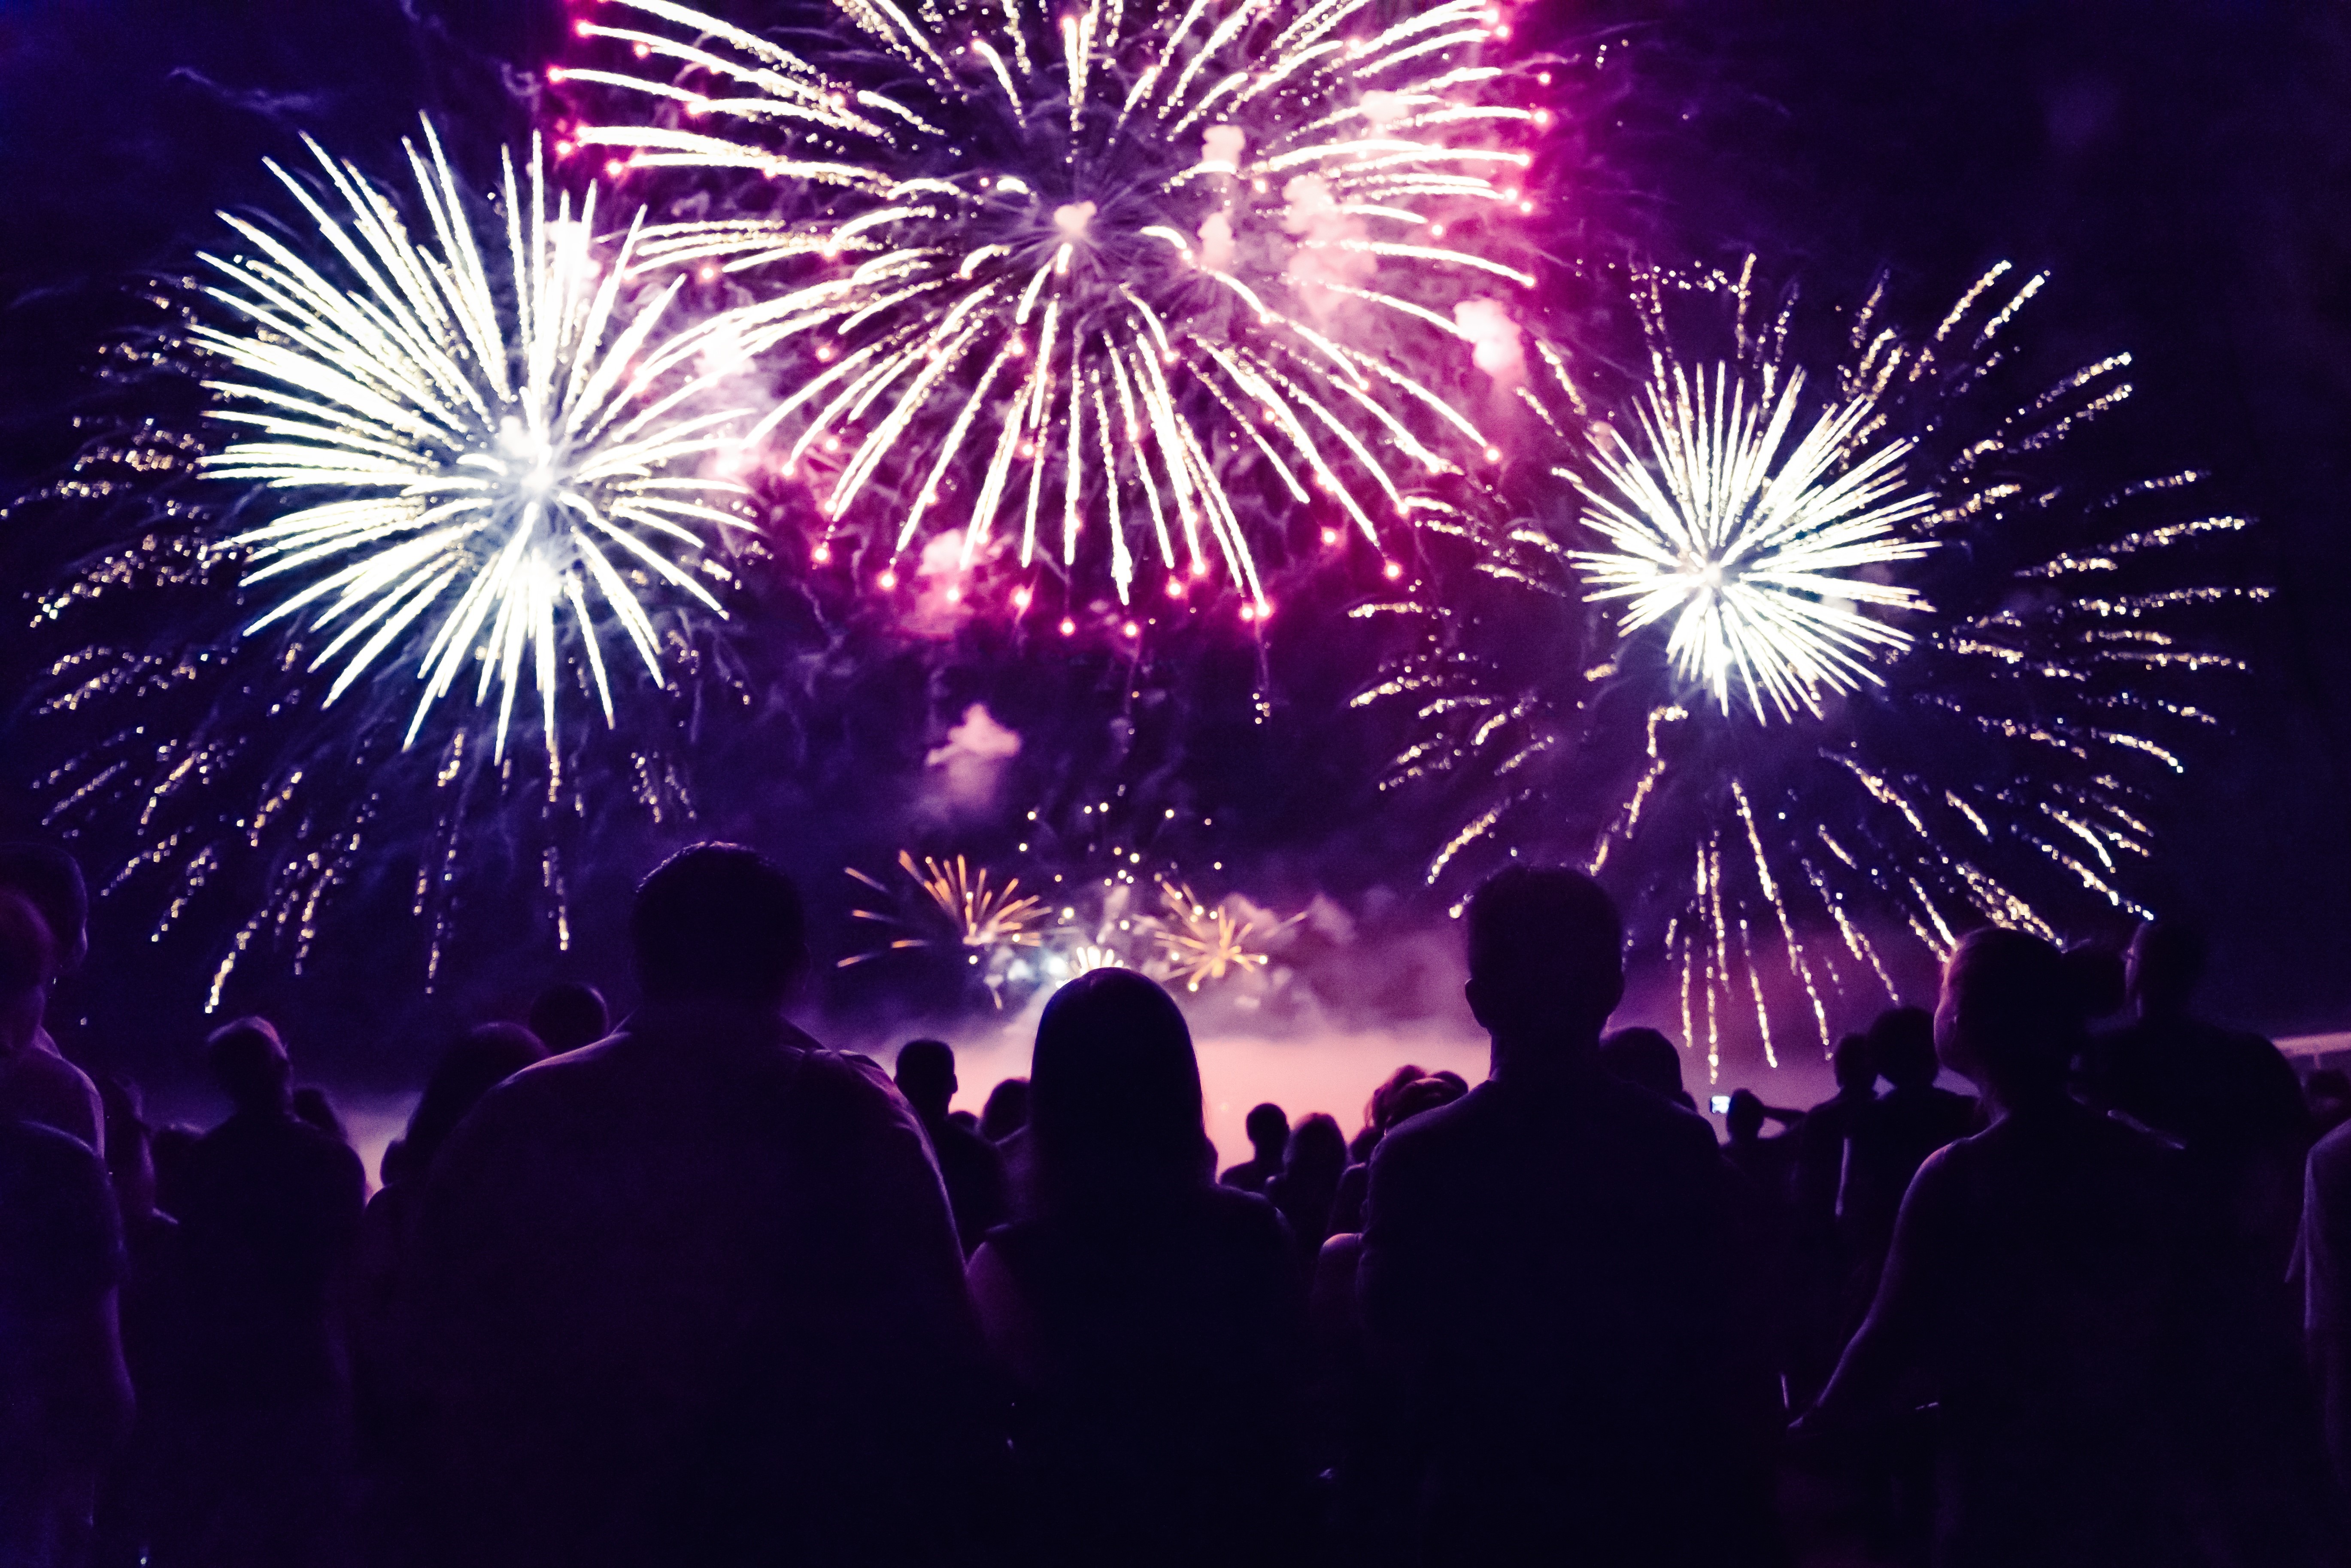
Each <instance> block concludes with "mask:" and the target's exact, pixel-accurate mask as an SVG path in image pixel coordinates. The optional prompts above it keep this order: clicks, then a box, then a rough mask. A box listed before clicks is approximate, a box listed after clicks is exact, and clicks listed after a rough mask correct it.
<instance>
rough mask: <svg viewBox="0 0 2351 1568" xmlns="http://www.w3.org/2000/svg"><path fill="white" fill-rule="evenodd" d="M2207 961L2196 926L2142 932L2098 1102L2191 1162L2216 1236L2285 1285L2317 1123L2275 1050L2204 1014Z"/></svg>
mask: <svg viewBox="0 0 2351 1568" xmlns="http://www.w3.org/2000/svg"><path fill="white" fill-rule="evenodd" d="M2208 957H2209V954H2208V949H2207V946H2206V943H2205V938H2204V934H2203V933H2202V932H2201V931H2200V930H2199V929H2198V928H2197V927H2196V926H2194V925H2190V924H2189V923H2187V922H2183V921H2177V920H2159V921H2148V922H2147V923H2146V924H2144V925H2141V926H2140V927H2139V928H2138V931H2137V934H2136V935H2135V936H2133V937H2132V938H2131V945H2130V949H2129V951H2128V952H2127V953H2126V955H2125V959H2126V988H2127V990H2128V993H2129V997H2130V1005H2131V1009H2132V1012H2133V1015H2134V1016H2133V1018H2132V1020H2131V1021H2130V1022H2129V1023H2127V1024H2125V1025H2124V1026H2123V1027H2122V1028H2120V1029H2117V1030H2112V1031H2110V1032H2108V1033H2106V1034H2104V1035H2101V1036H2099V1037H2098V1038H2097V1039H2096V1040H2094V1041H2093V1042H2092V1043H2091V1045H2090V1047H2089V1048H2088V1049H2087V1050H2086V1051H2085V1057H2086V1058H2087V1060H2088V1061H2089V1062H2090V1063H2091V1071H2090V1074H2089V1082H2090V1089H2091V1093H2092V1098H2093V1102H2094V1103H2097V1104H2099V1105H2101V1106H2103V1107H2104V1108H2105V1109H2108V1110H2113V1111H2118V1112H2120V1113H2123V1114H2124V1115H2126V1116H2128V1117H2130V1118H2131V1120H2133V1121H2135V1122H2137V1123H2138V1124H2140V1125H2141V1126H2144V1127H2147V1128H2151V1129H2152V1130H2154V1131H2155V1132H2157V1133H2159V1134H2163V1135H2164V1136H2165V1137H2167V1138H2169V1139H2171V1140H2172V1141H2173V1142H2175V1143H2177V1144H2179V1145H2180V1146H2181V1147H2182V1148H2183V1149H2185V1150H2186V1151H2187V1155H2188V1169H2189V1180H2190V1182H2191V1185H2192V1190H2193V1191H2194V1192H2195V1193H2196V1194H2197V1196H2198V1197H2199V1199H2200V1201H2202V1202H2203V1203H2204V1204H2205V1205H2206V1207H2207V1208H2208V1210H2209V1212H2210V1217H2211V1223H2212V1224H2213V1226H2214V1227H2215V1228H2216V1235H2217V1236H2218V1237H2219V1238H2220V1239H2221V1241H2222V1244H2223V1245H2225V1246H2226V1247H2227V1248H2228V1249H2230V1251H2231V1252H2232V1253H2234V1254H2236V1255H2238V1257H2239V1258H2240V1259H2241V1263H2242V1267H2243V1268H2244V1269H2245V1270H2246V1271H2247V1272H2249V1273H2256V1274H2259V1275H2260V1276H2262V1278H2263V1279H2265V1280H2267V1281H2271V1282H2272V1283H2273V1284H2274V1283H2275V1282H2277V1281H2283V1279H2284V1278H2285V1273H2286V1269H2287V1266H2288V1264H2289V1263H2290V1262H2291V1261H2292V1260H2293V1257H2294V1240H2295V1237H2296V1235H2297V1233H2298V1230H2299V1226H2300V1219H2301V1211H2302V1182H2303V1161H2304V1157H2305V1156H2306V1155H2308V1153H2309V1150H2310V1145H2311V1143H2312V1128H2311V1123H2310V1112H2309V1108H2308V1107H2307V1106H2306V1105H2305V1104H2304V1102H2303V1096H2302V1084H2301V1082H2300V1081H2299V1080H2298V1079H2296V1078H2295V1077H2294V1069H2293V1067H2292V1066H2291V1065H2289V1064H2288V1063H2287V1061H2286V1060H2285V1057H2284V1055H2283V1053H2282V1052H2280V1051H2279V1050H2278V1048H2277V1047H2276V1046H2275V1045H2273V1044H2272V1043H2271V1042H2270V1041H2269V1040H2267V1039H2265V1038H2264V1037H2262V1036H2261V1035H2259V1034H2255V1033H2253V1032H2252V1031H2251V1030H2234V1029H2226V1028H2223V1027H2221V1026H2220V1025H2219V1024H2215V1023H2211V1022H2210V1021H2208V1020H2206V1019H2201V1018H2199V1017H2198V1016H2197V1015H2196V993H2197V990H2198V988H2199V986H2200V985H2201V984H2202V982H2203V978H2204V970H2205V967H2206V964H2207V961H2208ZM2264 1310H2265V1311H2269V1310H2270V1309H2268V1308H2267V1306H2266V1304H2265V1308H2264ZM2271 1315H2273V1316H2276V1317H2278V1318H2279V1319H2281V1320H2282V1321H2287V1320H2290V1318H2291V1315H2292V1314H2291V1303H2290V1302H2289V1301H2286V1300H2285V1299H2284V1298H2283V1296H2280V1298H2279V1300H2278V1301H2276V1303H2275V1309H2274V1311H2273V1312H2272V1314H2271Z"/></svg>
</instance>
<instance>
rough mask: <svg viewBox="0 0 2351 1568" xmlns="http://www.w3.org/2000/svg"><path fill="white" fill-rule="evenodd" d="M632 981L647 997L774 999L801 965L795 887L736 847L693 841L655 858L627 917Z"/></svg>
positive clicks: (804, 960) (754, 1003)
mask: <svg viewBox="0 0 2351 1568" xmlns="http://www.w3.org/2000/svg"><path fill="white" fill-rule="evenodd" d="M629 938H630V941H631V943H632V946H634V947H635V949H636V967H637V983H638V984H639V985H640V986H642V987H643V988H644V993H645V996H646V998H648V999H650V1000H653V1001H656V1002H689V1001H714V1002H733V1003H737V1004H740V1005H742V1006H747V1007H753V1008H759V1009H772V1008H779V1007H781V1006H782V1005H783V1002H784V999H785V998H787V997H789V995H790V994H791V990H792V987H793V986H794V985H795V984H797V983H798V981H799V977H800V976H801V974H802V973H803V972H804V971H805V970H806V969H807V967H808V929H807V925H806V922H805V921H804V919H803V918H802V915H801V913H800V895H799V890H798V889H797V888H795V887H793V886H792V881H791V878H789V877H788V876H786V875H785V874H784V873H782V872H780V871H778V870H777V869H776V868H775V866H774V865H772V864H770V863H769V862H768V860H767V858H766V857H765V856H763V855H761V854H758V852H754V851H751V850H747V849H745V848H744V847H743V846H742V845H740V844H696V845H695V846H694V847H693V848H692V849H689V850H681V851H679V852H677V853H676V854H674V855H672V856H670V858H669V859H667V860H665V861H664V862H662V863H661V865H660V867H659V868H658V869H656V870H655V871H654V872H653V874H652V875H651V876H649V877H647V878H645V880H644V882H643V884H642V885H640V886H639V887H638V889H637V903H636V907H635V908H634V909H632V911H630V914H629Z"/></svg>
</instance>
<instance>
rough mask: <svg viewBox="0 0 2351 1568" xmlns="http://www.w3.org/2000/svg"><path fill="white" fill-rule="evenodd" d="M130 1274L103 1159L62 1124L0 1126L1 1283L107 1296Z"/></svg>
mask: <svg viewBox="0 0 2351 1568" xmlns="http://www.w3.org/2000/svg"><path fill="white" fill-rule="evenodd" d="M122 1270H123V1256H122V1233H121V1224H120V1220H119V1219H118V1218H117V1217H116V1212H115V1205H114V1192H113V1189H112V1188H111V1187H110V1186H109V1185H108V1182H107V1176H106V1167H105V1166H103V1165H101V1164H99V1158H98V1156H97V1155H94V1154H92V1153H91V1152H90V1150H89V1145H86V1144H84V1143H82V1142H81V1141H80V1140H79V1139H78V1138H75V1137H72V1136H71V1135H69V1134H65V1133H61V1132H59V1131H58V1130H57V1129H56V1128H55V1127H49V1126H44V1125H42V1124H39V1123H37V1122H5V1123H0V1281H5V1283H7V1284H8V1285H9V1286H11V1287H12V1288H13V1287H16V1286H20V1285H32V1286H35V1287H37V1288H38V1289H40V1290H43V1291H55V1292H60V1293H63V1292H68V1291H99V1290H104V1289H106V1288H108V1287H109V1286H111V1285H113V1284H115V1283H116V1282H117V1281H119V1280H120V1278H121V1274H122Z"/></svg>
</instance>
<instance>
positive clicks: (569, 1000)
mask: <svg viewBox="0 0 2351 1568" xmlns="http://www.w3.org/2000/svg"><path fill="white" fill-rule="evenodd" d="M528 1021H529V1024H530V1032H531V1035H532V1038H534V1039H535V1040H538V1043H539V1044H540V1045H541V1046H543V1047H545V1048H546V1051H547V1054H548V1055H549V1056H560V1055H562V1054H563V1053H564V1052H565V1051H577V1050H579V1049H580V1047H581V1046H583V1045H593V1044H595V1043H596V1042H597V1041H598V1040H601V1039H603V1038H604V1037H605V1036H606V1035H608V1034H610V1033H611V1032H612V1015H611V1011H610V1010H608V1009H606V1008H605V1006H604V993H603V992H601V991H600V990H598V989H597V988H595V987H593V986H590V985H588V984H585V983H584V982H582V981H579V980H558V981H557V982H556V983H555V984H553V985H551V986H549V987H548V988H547V989H545V990H543V991H541V992H539V993H538V1000H536V1001H534V1002H532V1003H531V1004H530V1018H529V1020H528Z"/></svg>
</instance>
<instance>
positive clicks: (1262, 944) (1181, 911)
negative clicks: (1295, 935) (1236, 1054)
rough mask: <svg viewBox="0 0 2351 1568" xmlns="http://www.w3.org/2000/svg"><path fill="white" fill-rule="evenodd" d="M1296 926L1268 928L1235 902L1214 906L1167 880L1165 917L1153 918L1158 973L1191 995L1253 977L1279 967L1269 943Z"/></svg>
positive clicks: (1162, 897) (1162, 887)
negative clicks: (1213, 985) (1228, 981)
mask: <svg viewBox="0 0 2351 1568" xmlns="http://www.w3.org/2000/svg"><path fill="white" fill-rule="evenodd" d="M1294 918H1295V917H1293V919H1294ZM1290 924H1291V922H1290V921H1282V922H1280V923H1279V924H1277V925H1273V926H1272V927H1270V929H1269V928H1264V927H1262V926H1261V925H1260V923H1259V920H1258V918H1257V916H1256V915H1251V914H1249V913H1247V912H1246V911H1237V910H1235V909H1234V908H1233V907H1232V902H1231V901H1230V900H1228V901H1227V902H1226V903H1224V904H1216V905H1214V906H1211V905H1209V904H1204V903H1202V902H1201V900H1200V896H1199V895H1198V894H1196V893H1194V892H1193V891H1192V890H1191V888H1190V887H1188V886H1186V885H1185V884H1184V883H1178V882H1169V881H1167V880H1165V878H1163V879H1161V881H1160V883H1159V913H1158V914H1156V915H1153V916H1151V917H1150V936H1151V945H1152V946H1153V947H1154V948H1155V949H1156V960H1157V961H1156V964H1155V967H1156V968H1157V969H1158V970H1159V971H1160V972H1161V974H1162V975H1163V976H1164V977H1165V978H1167V979H1169V980H1173V981H1177V982H1180V983H1181V984H1182V985H1183V987H1184V988H1185V989H1186V990H1187V991H1196V990H1198V989H1199V988H1200V987H1201V986H1202V985H1203V984H1205V983H1208V982H1211V981H1216V980H1221V979H1223V978H1225V977H1227V976H1228V975H1232V976H1239V975H1247V974H1252V973H1255V972H1258V971H1260V970H1262V969H1264V968H1265V967H1267V966H1268V965H1269V964H1270V963H1271V962H1272V961H1273V955H1272V954H1271V953H1270V952H1269V951H1268V950H1267V948H1266V941H1267V939H1268V938H1269V937H1270V936H1273V935H1274V934H1275V933H1277V932H1280V931H1281V930H1283V929H1285V928H1286V927H1287V926H1288V925H1290Z"/></svg>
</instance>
